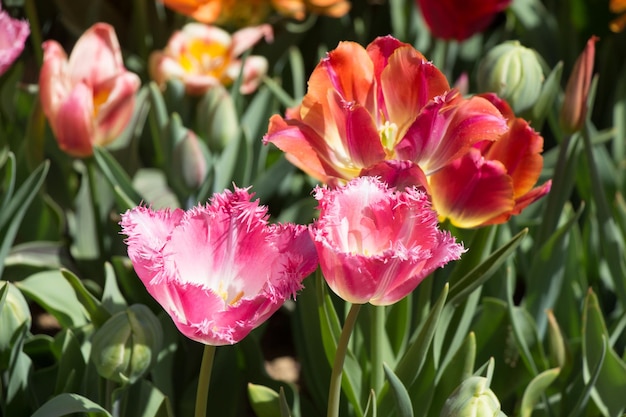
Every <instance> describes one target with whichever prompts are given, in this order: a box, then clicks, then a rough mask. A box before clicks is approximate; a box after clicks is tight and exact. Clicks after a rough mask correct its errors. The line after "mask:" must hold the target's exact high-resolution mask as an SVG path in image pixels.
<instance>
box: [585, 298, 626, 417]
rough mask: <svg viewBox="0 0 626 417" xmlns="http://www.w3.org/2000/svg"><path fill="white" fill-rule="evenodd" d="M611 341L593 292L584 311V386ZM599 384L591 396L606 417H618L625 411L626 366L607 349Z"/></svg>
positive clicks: (617, 356) (614, 353)
mask: <svg viewBox="0 0 626 417" xmlns="http://www.w3.org/2000/svg"><path fill="white" fill-rule="evenodd" d="M608 340H609V335H608V331H607V329H606V325H605V323H604V317H603V314H602V310H601V309H600V305H599V303H598V298H597V297H596V295H595V294H594V292H593V291H592V290H591V289H590V290H589V293H588V294H587V297H586V298H585V305H584V307H583V340H582V351H583V377H584V379H585V382H589V381H590V378H591V369H592V367H593V366H594V365H595V364H597V363H599V362H600V358H601V357H602V356H603V354H602V352H603V350H604V349H605V344H606V341H608ZM607 350H608V351H607V354H606V358H605V359H604V361H603V364H602V368H601V369H600V374H599V375H598V380H597V381H596V384H595V387H594V389H593V390H592V392H591V397H592V398H593V400H594V402H595V403H596V405H597V406H598V408H599V409H600V411H601V412H602V414H604V415H605V416H619V415H621V414H622V413H623V412H624V409H625V408H626V402H624V393H625V392H626V364H625V363H624V361H622V359H621V358H620V357H619V355H618V354H617V353H616V352H615V350H613V349H612V348H610V347H609V348H607Z"/></svg>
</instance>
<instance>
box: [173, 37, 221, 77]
mask: <svg viewBox="0 0 626 417" xmlns="http://www.w3.org/2000/svg"><path fill="white" fill-rule="evenodd" d="M179 62H180V65H181V66H182V67H183V68H184V69H185V71H187V72H188V73H192V74H202V75H210V76H213V77H215V78H218V79H219V78H221V76H222V74H223V73H224V70H225V69H226V66H227V65H228V62H229V56H228V49H227V48H226V47H225V46H224V45H222V44H220V43H216V42H205V41H203V40H199V39H195V40H193V41H191V42H190V43H189V44H188V45H187V48H186V50H185V51H184V52H183V53H182V54H181V56H180V59H179Z"/></svg>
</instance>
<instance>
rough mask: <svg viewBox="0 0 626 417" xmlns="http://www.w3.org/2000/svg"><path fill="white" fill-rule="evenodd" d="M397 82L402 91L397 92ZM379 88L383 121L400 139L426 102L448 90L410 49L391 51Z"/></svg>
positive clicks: (434, 70) (443, 80) (444, 81)
mask: <svg viewBox="0 0 626 417" xmlns="http://www.w3.org/2000/svg"><path fill="white" fill-rule="evenodd" d="M398 80H402V83H403V84H404V87H403V88H398ZM381 85H382V93H383V96H384V97H385V104H386V109H387V118H388V119H389V120H393V122H394V123H395V124H396V125H397V126H398V135H399V137H400V138H402V137H403V136H404V134H405V133H406V131H407V130H408V128H409V126H410V125H411V124H412V123H413V121H414V120H415V117H416V115H418V114H419V112H420V111H421V110H422V108H423V107H424V106H425V105H426V104H427V103H428V102H429V101H431V100H432V99H433V98H434V97H435V96H439V95H441V94H444V93H445V92H446V91H448V90H449V89H450V85H449V84H448V80H447V79H446V77H445V76H444V75H443V73H442V72H441V71H439V69H437V67H435V66H434V65H433V64H431V63H430V62H427V61H426V60H425V59H424V57H423V56H422V54H420V53H419V52H417V51H416V50H415V49H414V48H413V47H411V46H404V47H400V48H398V49H396V50H395V51H394V53H393V54H392V55H391V57H390V58H389V63H388V65H387V67H386V68H385V69H384V70H383V72H382V74H381Z"/></svg>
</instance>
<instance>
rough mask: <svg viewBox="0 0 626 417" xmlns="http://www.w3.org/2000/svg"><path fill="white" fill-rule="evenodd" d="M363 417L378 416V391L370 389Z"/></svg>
mask: <svg viewBox="0 0 626 417" xmlns="http://www.w3.org/2000/svg"><path fill="white" fill-rule="evenodd" d="M363 417H376V393H375V392H374V390H370V395H369V397H367V404H365V410H364V411H363Z"/></svg>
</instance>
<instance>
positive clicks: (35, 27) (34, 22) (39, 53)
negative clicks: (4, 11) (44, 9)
mask: <svg viewBox="0 0 626 417" xmlns="http://www.w3.org/2000/svg"><path fill="white" fill-rule="evenodd" d="M24 11H25V12H26V17H27V18H28V22H29V23H30V39H31V42H32V44H33V46H34V48H33V51H34V52H35V60H36V61H37V65H39V66H40V67H41V65H42V63H43V50H42V49H41V44H42V43H43V40H42V39H43V38H42V37H41V30H40V28H41V25H40V24H39V17H38V16H37V6H35V2H34V0H26V1H25V2H24Z"/></svg>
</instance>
